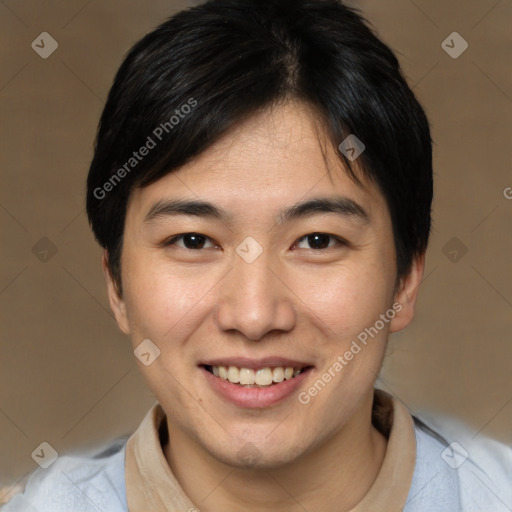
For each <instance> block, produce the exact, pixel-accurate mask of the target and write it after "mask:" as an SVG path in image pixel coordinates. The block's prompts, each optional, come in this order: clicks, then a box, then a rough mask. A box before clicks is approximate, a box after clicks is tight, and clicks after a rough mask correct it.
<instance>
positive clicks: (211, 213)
mask: <svg viewBox="0 0 512 512" xmlns="http://www.w3.org/2000/svg"><path fill="white" fill-rule="evenodd" d="M322 213H334V214H336V215H339V216H341V217H343V218H353V219H354V220H356V221H360V222H364V223H368V222H369V220H370V216H369V215H368V213H367V212H366V210H365V209H364V208H363V207H362V206H361V205H360V204H359V203H357V202H355V201H354V200H352V199H349V198H348V197H343V196H336V197H317V198H313V199H308V200H305V201H301V202H298V203H296V204H294V205H292V206H291V207H289V208H286V209H284V210H281V212H279V214H278V217H279V218H280V219H281V222H286V221H291V220H296V219H301V218H305V217H309V216H313V215H318V214H322ZM177 215H192V216H195V217H203V218H207V219H213V220H219V221H223V222H229V221H230V220H232V218H233V215H232V214H229V213H228V212H226V211H225V210H223V209H221V208H218V207H217V206H215V205H214V204H212V203H210V202H208V201H199V200H194V201H189V200H183V199H173V200H166V201H158V202H157V203H155V204H154V205H153V206H152V207H151V208H150V210H149V211H148V213H147V214H146V216H145V218H144V222H147V223H148V222H152V221H153V220H155V219H157V218H161V217H168V216H177Z"/></svg>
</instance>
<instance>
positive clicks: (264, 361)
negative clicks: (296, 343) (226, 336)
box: [200, 357, 313, 370]
mask: <svg viewBox="0 0 512 512" xmlns="http://www.w3.org/2000/svg"><path fill="white" fill-rule="evenodd" d="M200 366H236V367H238V368H251V369H253V370H258V369H260V368H267V367H276V366H282V367H283V368H287V367H292V368H305V367H307V366H313V365H312V364H310V363H307V362H304V361H297V360H295V359H288V358H285V357H263V358H261V359H250V358H248V357H223V358H216V359H209V360H207V361H203V362H202V363H200Z"/></svg>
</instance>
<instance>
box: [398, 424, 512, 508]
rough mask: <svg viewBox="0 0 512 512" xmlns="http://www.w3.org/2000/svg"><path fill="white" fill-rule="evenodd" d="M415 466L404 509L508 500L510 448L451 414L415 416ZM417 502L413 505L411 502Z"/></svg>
mask: <svg viewBox="0 0 512 512" xmlns="http://www.w3.org/2000/svg"><path fill="white" fill-rule="evenodd" d="M415 434H416V444H417V456H416V468H415V473H414V476H413V483H412V485H411V491H410V494H409V498H408V503H409V502H410V508H407V509H406V511H407V512H409V510H410V511H411V512H414V511H416V510H429V508H428V506H427V505H430V506H433V505H436V506H435V510H437V511H444V510H446V511H453V510H458V511H461V512H481V511H482V510H493V512H501V511H509V512H510V510H511V508H510V506H511V505H512V449H511V448H510V447H509V446H507V445H505V444H503V443H500V442H498V441H495V440H493V439H490V438H487V437H485V436H483V435H481V434H479V435H476V434H475V432H472V431H471V430H470V429H469V428H468V427H467V426H466V425H464V424H462V423H460V422H458V421H454V420H451V419H441V418H438V419H436V420H432V419H429V420H423V419H419V418H415ZM415 502H416V504H415Z"/></svg>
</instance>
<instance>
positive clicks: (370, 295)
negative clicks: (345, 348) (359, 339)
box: [294, 262, 393, 340]
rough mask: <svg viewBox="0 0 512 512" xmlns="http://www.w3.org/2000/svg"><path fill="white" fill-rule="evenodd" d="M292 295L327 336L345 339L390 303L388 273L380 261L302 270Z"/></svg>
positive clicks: (391, 288)
mask: <svg viewBox="0 0 512 512" xmlns="http://www.w3.org/2000/svg"><path fill="white" fill-rule="evenodd" d="M303 276H304V277H301V279H300V280H297V281H296V283H297V286H296V290H294V291H296V295H297V296H298V297H299V298H300V299H301V300H302V301H303V303H304V304H305V305H306V309H307V310H309V311H310V312H311V313H313V314H314V316H315V317H316V318H317V319H318V320H320V322H321V324H322V325H323V327H324V329H325V330H326V331H327V334H328V335H329V336H330V337H337V338H338V337H339V338H338V339H340V338H341V339H345V340H346V339H347V338H349V337H354V336H357V334H359V332H361V331H362V330H364V328H365V327H367V326H369V325H373V323H374V322H375V321H376V320H377V319H378V318H379V315H380V314H381V313H384V312H385V311H386V310H387V309H388V308H389V305H390V301H391V299H392V293H393V281H392V279H391V278H392V276H388V275H387V273H386V272H385V268H384V266H383V265H382V263H380V262H376V263H374V264H365V263H363V262H361V263H360V264H358V265H352V266H351V267H344V268H338V269H334V270H333V269H331V270H330V271H329V273H328V274H324V273H318V274H316V275H315V274H314V273H304V274H303Z"/></svg>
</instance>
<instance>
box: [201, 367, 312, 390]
mask: <svg viewBox="0 0 512 512" xmlns="http://www.w3.org/2000/svg"><path fill="white" fill-rule="evenodd" d="M307 368H308V367H296V368H294V367H293V366H275V367H273V368H272V367H269V366H266V367H264V368H259V369H256V370H254V369H252V368H240V367H238V366H223V365H219V366H211V365H205V369H206V370H207V371H209V372H210V373H212V374H213V375H215V377H219V378H220V379H222V380H226V381H228V382H230V383H231V384H238V385H239V386H243V387H260V388H267V387H269V386H273V385H275V384H279V383H280V382H283V381H285V380H289V379H293V378H294V377H297V376H298V375H300V374H301V373H302V372H303V371H304V370H305V369H307Z"/></svg>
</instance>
